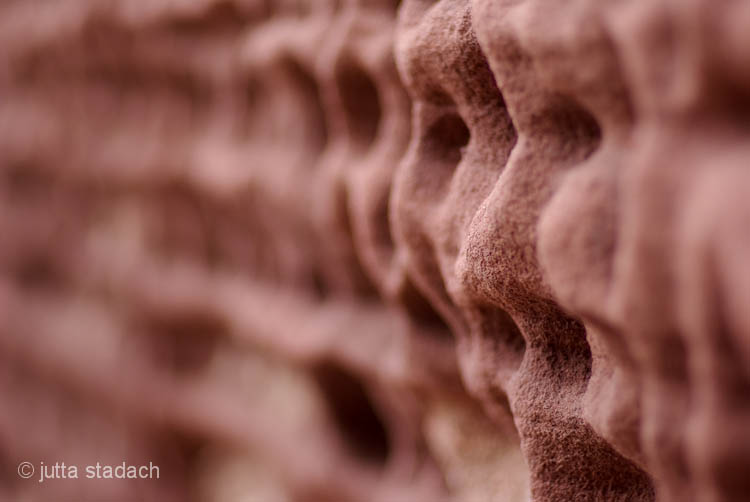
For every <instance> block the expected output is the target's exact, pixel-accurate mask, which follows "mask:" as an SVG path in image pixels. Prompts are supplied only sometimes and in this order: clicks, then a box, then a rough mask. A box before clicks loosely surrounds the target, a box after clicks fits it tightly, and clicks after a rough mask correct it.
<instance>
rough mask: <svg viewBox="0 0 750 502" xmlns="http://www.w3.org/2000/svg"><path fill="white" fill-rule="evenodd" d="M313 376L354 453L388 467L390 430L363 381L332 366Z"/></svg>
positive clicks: (318, 370) (318, 368)
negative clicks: (387, 428) (386, 463)
mask: <svg viewBox="0 0 750 502" xmlns="http://www.w3.org/2000/svg"><path fill="white" fill-rule="evenodd" d="M313 377H314V379H315V381H316V382H317V383H318V385H319V386H320V389H321V390H322V392H323V396H324V399H325V402H326V404H327V406H328V409H329V411H330V414H331V418H332V419H333V421H334V422H335V424H336V425H337V426H338V429H339V431H340V432H341V435H342V436H343V438H344V440H345V441H346V444H347V445H348V447H349V448H350V449H351V450H352V452H353V453H354V454H355V455H357V457H359V458H361V459H362V460H364V461H366V462H370V463H374V464H378V465H382V464H384V463H385V462H386V460H387V459H388V455H389V453H390V450H391V444H390V439H389V437H388V431H387V430H386V427H385V425H384V424H383V421H382V420H381V418H380V417H379V416H378V413H377V411H376V408H375V406H374V405H373V403H372V401H371V400H370V398H369V396H368V395H367V391H366V390H365V387H364V385H363V384H362V382H361V381H360V380H359V379H358V378H357V377H356V376H354V375H352V374H351V373H349V372H348V371H346V370H344V369H343V368H341V367H340V366H338V365H336V364H332V363H324V364H320V365H319V366H317V367H316V368H314V369H313Z"/></svg>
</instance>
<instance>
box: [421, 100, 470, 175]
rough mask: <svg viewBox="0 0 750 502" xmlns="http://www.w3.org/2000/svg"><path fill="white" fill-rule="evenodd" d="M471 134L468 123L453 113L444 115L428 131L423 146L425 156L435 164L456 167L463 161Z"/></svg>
mask: <svg viewBox="0 0 750 502" xmlns="http://www.w3.org/2000/svg"><path fill="white" fill-rule="evenodd" d="M470 137H471V134H470V132H469V128H468V127H467V126H466V123H465V122H464V121H463V119H462V118H461V117H460V116H459V115H458V113H455V112H452V113H447V114H445V115H442V116H441V117H440V118H438V119H437V120H436V121H435V122H434V123H433V124H432V125H431V126H430V127H429V128H428V130H427V134H426V136H425V138H424V141H423V143H422V146H423V148H424V153H425V155H427V156H429V157H430V159H432V160H433V161H434V162H435V163H440V164H445V165H450V166H451V168H453V167H455V166H456V164H458V163H459V162H460V161H461V156H462V155H463V149H464V147H465V146H466V145H467V144H468V143H469V139H470Z"/></svg>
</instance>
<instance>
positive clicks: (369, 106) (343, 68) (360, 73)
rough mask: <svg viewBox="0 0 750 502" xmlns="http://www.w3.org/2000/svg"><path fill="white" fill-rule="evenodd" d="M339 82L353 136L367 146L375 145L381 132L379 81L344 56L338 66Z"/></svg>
mask: <svg viewBox="0 0 750 502" xmlns="http://www.w3.org/2000/svg"><path fill="white" fill-rule="evenodd" d="M336 85H337V87H338V92H339V97H340V98H341V102H342V105H343V107H344V112H345V116H346V122H347V124H346V126H347V129H348V130H349V134H350V136H351V137H352V138H353V139H354V141H355V142H356V143H358V144H360V145H362V146H364V147H367V146H369V145H371V144H372V143H373V142H374V141H375V138H376V136H377V133H378V128H379V126H380V116H381V108H380V98H379V97H378V90H377V87H376V86H375V82H373V80H372V79H371V78H370V77H369V76H368V75H367V73H365V71H364V70H363V69H362V68H360V67H359V66H358V65H356V64H355V63H353V62H352V61H349V60H344V61H342V62H340V63H339V64H338V65H337V68H336Z"/></svg>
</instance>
